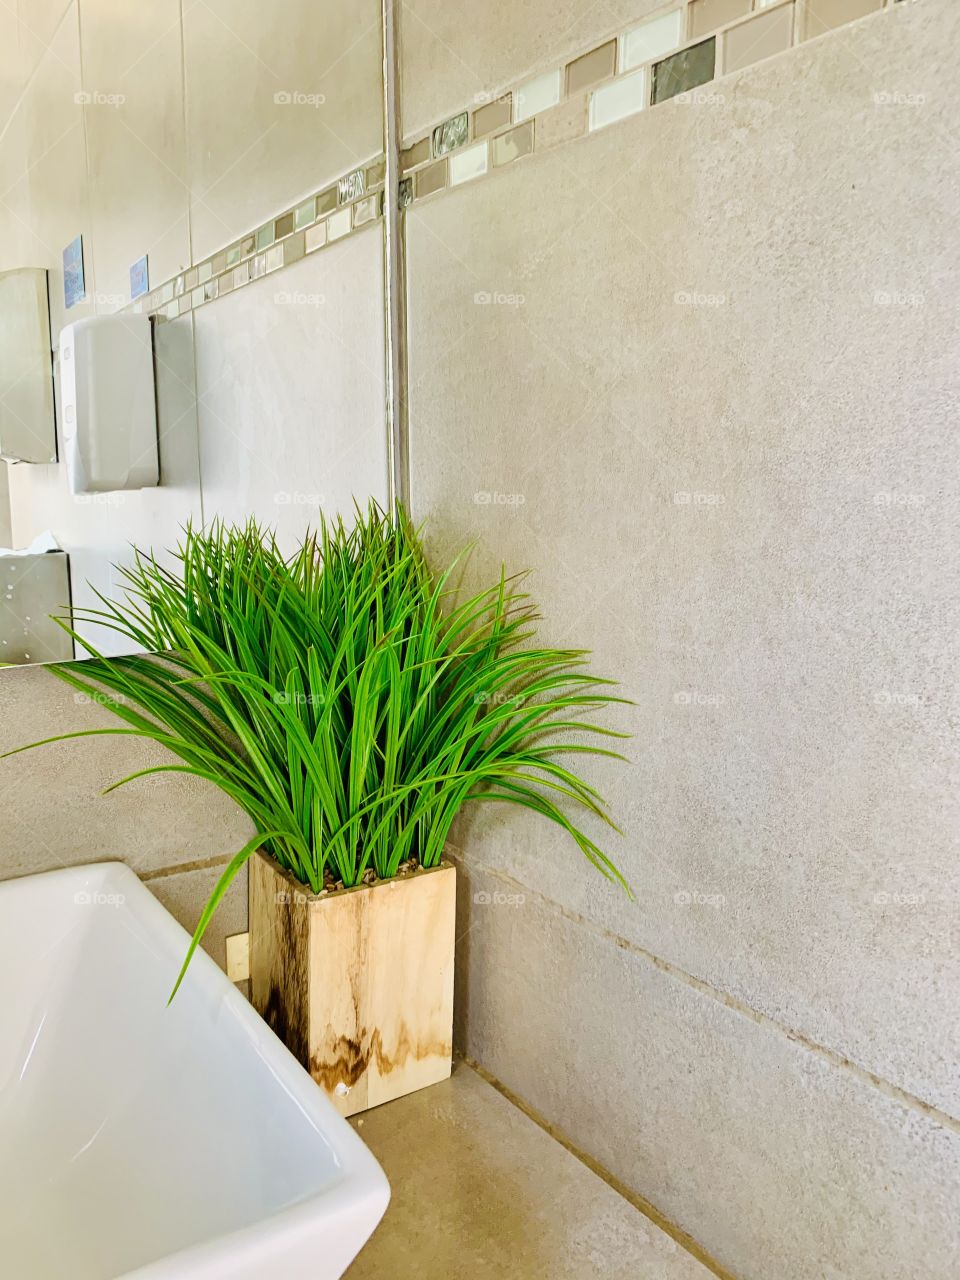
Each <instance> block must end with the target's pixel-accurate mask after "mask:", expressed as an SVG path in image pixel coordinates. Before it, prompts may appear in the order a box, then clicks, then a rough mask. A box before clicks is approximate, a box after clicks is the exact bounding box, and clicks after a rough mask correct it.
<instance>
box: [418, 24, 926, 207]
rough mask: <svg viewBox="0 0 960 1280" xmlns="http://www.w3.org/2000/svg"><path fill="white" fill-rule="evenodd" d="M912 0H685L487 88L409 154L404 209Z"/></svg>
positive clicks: (705, 95)
mask: <svg viewBox="0 0 960 1280" xmlns="http://www.w3.org/2000/svg"><path fill="white" fill-rule="evenodd" d="M906 2H907V0H676V2H675V3H674V4H673V5H672V6H669V5H668V6H665V7H664V8H663V9H662V10H661V11H660V12H659V13H655V14H652V15H651V16H649V17H647V18H645V19H644V20H643V21H642V22H640V23H638V24H635V25H633V26H632V27H630V28H628V29H627V30H626V31H620V32H618V33H617V34H615V35H612V36H610V37H608V38H607V39H606V40H604V41H603V42H602V43H600V44H598V45H594V46H592V47H591V48H589V49H587V50H585V51H584V52H583V53H580V54H577V55H576V56H574V57H572V58H570V59H568V60H567V61H566V62H565V63H564V64H563V65H562V66H560V67H557V68H555V69H554V70H552V71H547V72H545V73H544V74H542V75H538V76H535V77H533V78H532V79H529V80H526V81H524V82H523V83H521V84H517V85H514V86H513V87H512V88H510V89H507V90H505V91H504V92H502V93H499V94H496V95H490V94H480V95H478V96H477V98H476V99H475V100H474V103H473V105H472V106H470V107H466V108H464V110H462V111H459V112H458V113H457V114H456V115H454V116H451V117H449V118H448V119H446V120H443V121H441V122H440V123H439V124H437V125H435V126H434V127H433V128H432V129H430V130H428V131H427V132H426V133H425V134H423V136H422V137H419V138H416V139H415V140H414V141H413V142H411V143H409V145H407V146H406V147H405V148H404V149H403V150H402V151H401V152H400V172H401V178H400V190H399V203H400V207H401V208H402V209H406V208H408V207H409V206H410V205H411V204H413V202H414V201H415V200H416V201H420V200H423V199H426V198H427V197H428V196H433V195H436V194H437V193H438V192H441V191H445V190H448V189H449V188H451V187H456V186H459V185H461V184H462V183H465V182H470V181H472V180H473V179H475V178H479V177H481V176H483V175H484V174H489V173H492V172H494V171H495V170H497V169H500V168H502V167H503V166H504V165H508V164H511V163H512V162H513V161H515V160H520V159H522V158H523V157H524V156H529V155H532V154H533V153H534V152H542V151H547V150H549V149H550V148H552V147H555V146H557V145H558V144H560V143H563V142H570V141H572V140H573V139H575V138H580V137H583V136H585V135H586V134H588V133H593V132H595V131H596V130H598V129H602V128H605V127H606V126H607V125H610V124H613V123H615V122H616V121H618V120H624V119H626V118H627V117H628V116H632V115H635V114H636V113H637V112H639V111H644V110H649V109H651V108H652V107H655V106H658V105H660V104H661V103H664V102H668V101H670V100H671V99H674V98H676V99H678V100H686V101H688V102H694V103H696V102H699V101H701V99H702V100H703V101H705V102H707V101H709V98H710V92H709V90H707V89H706V88H705V86H707V85H709V84H710V83H711V82H712V81H714V80H716V79H717V78H718V77H719V76H723V75H727V74H729V73H731V72H734V71H741V70H743V69H744V68H745V67H750V66H753V65H755V64H756V63H758V62H763V61H765V60H766V59H767V58H771V57H774V56H776V55H777V54H780V53H785V52H786V51H787V50H788V49H793V48H797V47H798V46H800V45H801V44H804V43H806V41H808V40H811V39H813V38H814V37H816V36H819V35H823V34H825V33H826V32H828V31H832V30H835V29H837V28H838V27H843V26H847V25H849V23H851V22H855V21H858V20H859V19H861V18H864V17H867V16H869V15H870V14H873V13H880V12H882V11H883V10H884V9H890V8H893V7H894V5H896V4H902V3H906Z"/></svg>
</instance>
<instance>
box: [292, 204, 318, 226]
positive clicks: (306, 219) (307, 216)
mask: <svg viewBox="0 0 960 1280" xmlns="http://www.w3.org/2000/svg"><path fill="white" fill-rule="evenodd" d="M316 216H317V197H316V196H311V197H310V199H309V200H304V202H303V204H298V205H297V207H296V209H295V210H294V212H293V225H294V227H295V228H296V229H297V231H301V230H302V229H303V228H304V227H309V226H310V223H311V222H313V221H314V219H315V218H316Z"/></svg>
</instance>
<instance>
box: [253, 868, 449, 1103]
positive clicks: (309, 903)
mask: <svg viewBox="0 0 960 1280" xmlns="http://www.w3.org/2000/svg"><path fill="white" fill-rule="evenodd" d="M455 906H456V871H455V869H454V868H453V867H452V866H450V865H449V864H446V863H442V864H441V865H440V866H439V867H434V868H432V869H430V870H427V871H415V872H412V873H411V874H409V875H404V876H400V877H398V878H397V879H395V880H380V881H377V883H376V884H373V885H368V886H362V887H360V888H357V889H342V890H339V891H338V892H335V893H327V894H324V895H322V896H320V897H318V896H316V895H315V894H312V893H310V892H309V890H307V889H305V888H304V886H303V885H301V884H299V883H298V882H297V881H296V880H295V879H294V878H293V877H292V876H291V875H290V874H289V873H288V872H286V871H284V870H283V869H282V868H281V867H280V866H279V865H278V864H277V863H276V862H275V861H274V860H273V859H272V858H270V857H268V856H267V855H265V854H263V853H257V854H255V855H254V856H253V858H252V859H251V860H250V985H251V999H252V1000H253V1004H254V1007H255V1008H256V1010H257V1012H258V1013H259V1014H260V1015H261V1016H262V1017H263V1018H264V1019H265V1021H266V1022H267V1023H268V1025H269V1026H270V1027H272V1028H273V1030H274V1031H275V1032H276V1033H277V1035H278V1036H279V1037H280V1039H281V1040H283V1042H284V1043H285V1044H286V1046H287V1048H288V1049H289V1050H290V1051H291V1053H293V1055H294V1056H295V1057H296V1058H298V1059H299V1060H300V1062H302V1063H303V1065H304V1066H305V1067H306V1068H307V1070H308V1071H309V1072H310V1074H311V1075H312V1076H313V1078H314V1080H316V1082H317V1084H319V1085H320V1086H321V1088H323V1089H325V1090H326V1091H327V1093H328V1094H329V1095H330V1097H331V1099H332V1101H333V1102H334V1104H335V1105H336V1107H337V1109H338V1110H339V1111H340V1113H341V1115H345V1116H350V1115H354V1114H355V1113H356V1112H358V1111H365V1110H366V1109H367V1108H368V1107H376V1106H379V1104H380V1103H382V1102H389V1101H390V1099H391V1098H398V1097H400V1096H401V1095H402V1094H405V1093H412V1092H413V1091H414V1090H415V1089H422V1088H424V1087H425V1086H426V1085H429V1084H436V1083H437V1081H439V1080H445V1079H446V1078H447V1076H449V1074H450V1066H451V1060H452V1054H453V948H454V937H455V931H456V918H455Z"/></svg>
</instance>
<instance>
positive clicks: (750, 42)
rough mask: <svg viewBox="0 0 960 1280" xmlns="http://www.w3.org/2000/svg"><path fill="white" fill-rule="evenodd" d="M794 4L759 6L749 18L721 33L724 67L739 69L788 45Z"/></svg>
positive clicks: (725, 69) (779, 51)
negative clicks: (758, 9)
mask: <svg viewBox="0 0 960 1280" xmlns="http://www.w3.org/2000/svg"><path fill="white" fill-rule="evenodd" d="M793 8H794V7H793V5H792V4H783V5H778V6H777V8H776V9H761V10H760V12H759V13H756V14H754V16H753V17H752V18H751V19H750V21H749V22H741V23H740V24H739V25H738V26H736V27H731V28H730V30H729V31H725V32H724V34H723V69H724V71H725V72H726V71H739V70H740V68H741V67H749V66H750V65H751V64H752V63H754V62H759V61H760V60H761V58H770V57H772V56H773V55H774V54H775V53H782V52H783V50H784V49H789V48H790V44H791V41H792V39H793Z"/></svg>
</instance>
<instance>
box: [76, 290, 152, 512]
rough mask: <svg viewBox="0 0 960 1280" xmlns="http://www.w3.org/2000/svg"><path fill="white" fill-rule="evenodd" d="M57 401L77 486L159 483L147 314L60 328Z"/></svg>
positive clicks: (107, 488) (99, 489)
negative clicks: (58, 401) (58, 394)
mask: <svg viewBox="0 0 960 1280" xmlns="http://www.w3.org/2000/svg"><path fill="white" fill-rule="evenodd" d="M60 400H61V405H62V410H63V443H64V447H65V453H66V461H67V474H68V476H69V479H70V488H71V490H72V491H73V492H74V493H110V492H111V491H113V490H115V489H144V488H149V487H152V486H153V485H157V484H159V483H160V460H159V455H158V452H157V405H156V392H155V388H154V373H153V335H152V330H151V323H150V318H149V317H148V316H142V315H113V316H91V317H89V318H88V319H86V320H75V321H74V323H73V324H68V325H67V326H66V327H65V328H64V329H63V330H62V331H61V333H60Z"/></svg>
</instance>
